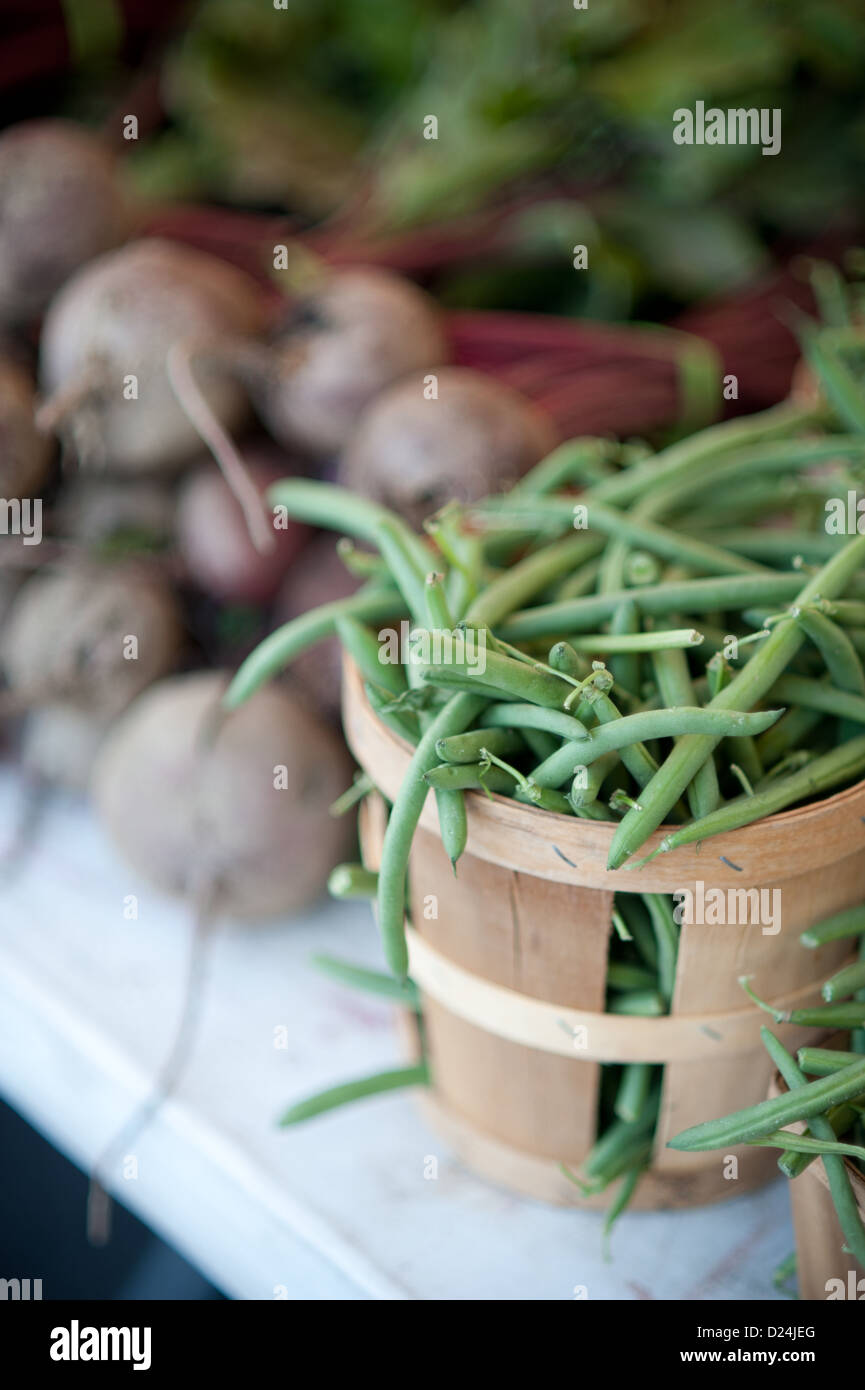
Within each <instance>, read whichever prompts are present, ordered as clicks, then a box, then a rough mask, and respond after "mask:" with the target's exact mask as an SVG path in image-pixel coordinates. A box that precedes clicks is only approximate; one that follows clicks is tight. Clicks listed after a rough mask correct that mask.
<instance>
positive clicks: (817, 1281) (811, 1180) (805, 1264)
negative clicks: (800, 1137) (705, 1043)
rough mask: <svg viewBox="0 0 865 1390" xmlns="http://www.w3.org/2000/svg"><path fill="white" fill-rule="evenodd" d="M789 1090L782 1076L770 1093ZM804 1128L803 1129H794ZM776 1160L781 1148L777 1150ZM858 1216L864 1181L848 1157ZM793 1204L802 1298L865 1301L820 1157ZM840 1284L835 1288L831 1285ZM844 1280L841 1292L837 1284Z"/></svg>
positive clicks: (796, 1185)
mask: <svg viewBox="0 0 865 1390" xmlns="http://www.w3.org/2000/svg"><path fill="white" fill-rule="evenodd" d="M849 1045H850V1044H849V1040H848V1035H847V1034H845V1033H836V1034H835V1035H834V1036H833V1037H831V1038H828V1039H820V1040H819V1046H820V1047H839V1048H842V1049H843V1048H846V1047H849ZM784 1089H786V1088H785V1087H784V1083H783V1082H782V1081H781V1078H780V1077H779V1076H778V1075H776V1076H775V1077H774V1078H773V1081H772V1085H771V1087H770V1090H769V1094H770V1095H773V1096H776V1095H779V1094H780V1093H781V1091H783V1090H784ZM795 1128H797V1129H800V1130H801V1129H804V1128H805V1126H804V1125H801V1124H800V1125H797V1126H795ZM774 1152H775V1154H776V1156H777V1150H775V1151H774ZM845 1163H846V1165H847V1171H848V1173H849V1174H850V1181H851V1183H852V1184H853V1191H854V1192H855V1194H856V1201H857V1205H858V1207H859V1214H860V1216H861V1218H862V1221H863V1222H865V1177H863V1176H862V1173H861V1172H860V1171H859V1169H858V1168H857V1167H855V1165H854V1164H853V1163H852V1162H851V1161H850V1160H849V1159H845ZM790 1204H791V1206H792V1208H793V1229H794V1231H795V1233H796V1277H797V1280H798V1284H799V1297H800V1298H802V1299H805V1300H807V1301H808V1302H809V1303H814V1302H822V1301H825V1300H826V1299H827V1298H829V1296H830V1292H831V1293H832V1294H833V1296H834V1297H836V1298H843V1299H845V1300H847V1299H851V1298H855V1299H857V1300H862V1301H863V1302H865V1269H863V1267H862V1265H860V1263H859V1261H858V1260H856V1259H854V1258H853V1256H852V1255H847V1254H845V1253H844V1249H843V1246H844V1233H843V1231H842V1230H841V1226H840V1223H839V1221H838V1217H837V1215H836V1214H835V1206H834V1203H833V1201H832V1194H831V1193H830V1191H829V1182H828V1179H827V1177H826V1170H825V1169H824V1167H823V1164H822V1163H821V1162H820V1160H819V1159H816V1160H815V1161H814V1162H813V1163H811V1164H809V1166H808V1167H807V1168H806V1169H805V1171H804V1173H800V1175H799V1177H798V1178H794V1179H793V1181H792V1182H791V1183H790ZM833 1280H834V1281H836V1282H835V1283H834V1284H833V1283H832V1282H831V1281H833ZM838 1280H840V1281H841V1289H840V1290H839V1287H838V1283H837V1281H838Z"/></svg>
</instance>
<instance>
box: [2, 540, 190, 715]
mask: <svg viewBox="0 0 865 1390" xmlns="http://www.w3.org/2000/svg"><path fill="white" fill-rule="evenodd" d="M130 639H135V643H136V644H137V655H134V653H135V651H136V646H135V645H133V642H132V641H130ZM181 640H182V631H181V626H180V619H179V616H178V612H177V607H176V604H175V601H174V599H173V597H172V594H171V591H170V589H169V588H168V586H167V584H166V582H165V581H164V580H162V579H161V578H159V577H157V575H155V574H153V573H152V572H151V573H148V574H147V575H144V574H143V573H141V572H139V571H138V570H137V569H133V568H132V567H129V566H111V567H108V566H105V567H102V566H95V565H94V566H88V565H76V566H70V567H69V568H68V569H58V570H53V571H51V572H48V573H45V572H42V573H40V574H35V575H33V576H32V577H31V578H30V579H28V580H27V582H26V583H25V584H24V585H23V587H22V588H21V590H20V591H19V593H18V594H17V596H16V597H15V599H14V600H13V602H12V605H11V607H10V610H9V613H8V615H7V618H6V622H5V624H4V627H3V643H2V652H0V659H2V665H3V670H4V672H5V675H6V679H7V681H8V684H9V687H10V690H11V692H12V694H13V695H17V696H20V697H21V700H22V702H24V703H28V702H29V703H32V704H43V703H47V702H52V701H54V700H57V699H59V700H62V701H68V702H69V703H71V704H74V705H76V706H77V707H79V708H82V709H87V710H91V711H93V712H98V713H101V714H106V715H109V714H116V713H117V712H119V711H120V710H122V709H125V707H126V705H128V704H129V702H130V700H132V699H134V698H135V696H136V695H137V694H138V693H139V692H140V691H141V690H143V689H144V688H145V686H147V685H149V684H150V683H151V682H152V681H154V680H156V679H157V678H158V677H159V676H162V675H164V674H165V673H166V672H167V671H170V670H172V668H173V667H174V666H175V665H176V663H177V659H178V656H179V653H180V648H181Z"/></svg>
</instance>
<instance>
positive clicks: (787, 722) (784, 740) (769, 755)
mask: <svg viewBox="0 0 865 1390" xmlns="http://www.w3.org/2000/svg"><path fill="white" fill-rule="evenodd" d="M820 723H821V719H820V715H819V714H818V713H817V712H816V710H813V709H805V708H802V707H798V708H794V709H788V710H787V713H786V714H785V715H783V716H782V718H781V719H779V720H778V723H777V724H775V725H773V727H772V728H771V729H767V730H766V732H765V733H764V734H762V735H761V736H760V738H759V739H758V740H757V744H756V750H757V756H758V758H759V760H760V762H761V763H762V765H763V767H764V768H766V767H771V765H772V764H773V763H777V762H779V761H780V759H781V758H783V757H785V756H786V755H787V753H789V752H790V751H791V750H792V749H794V748H796V747H797V746H798V745H799V744H800V743H801V742H802V740H803V739H806V738H807V737H808V735H809V734H810V733H811V730H812V729H814V728H816V726H817V725H818V724H820ZM757 780H758V781H762V780H763V774H762V772H761V774H760V776H759V777H758V779H757Z"/></svg>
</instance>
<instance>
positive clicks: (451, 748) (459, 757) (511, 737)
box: [436, 727, 523, 763]
mask: <svg viewBox="0 0 865 1390" xmlns="http://www.w3.org/2000/svg"><path fill="white" fill-rule="evenodd" d="M522 743H523V740H522V739H521V737H520V735H519V734H518V733H517V732H516V730H515V729H500V728H492V727H490V728H486V729H472V731H471V733H468V734H454V735H453V736H452V737H451V738H440V739H439V741H438V743H437V744H436V753H437V755H438V757H440V758H441V760H442V762H443V763H476V762H478V761H479V760H480V756H481V749H482V748H488V749H489V750H490V751H491V752H492V753H498V755H499V757H500V758H504V757H507V755H508V754H509V753H518V752H519V751H520V748H521V747H522Z"/></svg>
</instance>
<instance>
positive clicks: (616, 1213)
mask: <svg viewBox="0 0 865 1390" xmlns="http://www.w3.org/2000/svg"><path fill="white" fill-rule="evenodd" d="M650 1158H651V1146H647V1153H646V1157H645V1159H643V1160H640V1159H637V1160H635V1161H634V1162H633V1163H632V1164H631V1167H630V1168H627V1169H626V1170H625V1172H624V1173H623V1174H622V1181H621V1183H620V1184H619V1187H618V1190H617V1191H616V1193H615V1195H614V1197H613V1200H612V1201H611V1203H610V1205H609V1207H608V1208H607V1213H606V1215H605V1217H604V1230H603V1236H602V1240H603V1248H604V1252H605V1254H606V1257H607V1258H608V1259H609V1242H610V1236H611V1235H612V1232H613V1227H614V1226H615V1224H616V1221H617V1220H618V1218H619V1217H620V1216H621V1214H622V1212H623V1211H624V1210H625V1207H627V1206H628V1204H629V1202H630V1201H631V1198H632V1197H633V1195H634V1192H635V1191H636V1189H637V1186H638V1184H639V1182H640V1179H641V1178H642V1176H643V1174H644V1173H645V1172H646V1170H647V1169H648V1167H649V1160H650Z"/></svg>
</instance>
